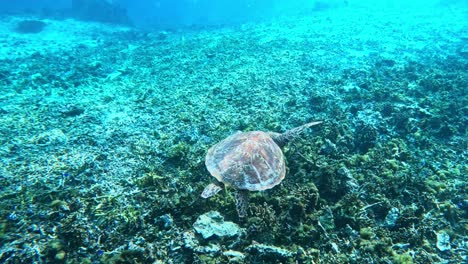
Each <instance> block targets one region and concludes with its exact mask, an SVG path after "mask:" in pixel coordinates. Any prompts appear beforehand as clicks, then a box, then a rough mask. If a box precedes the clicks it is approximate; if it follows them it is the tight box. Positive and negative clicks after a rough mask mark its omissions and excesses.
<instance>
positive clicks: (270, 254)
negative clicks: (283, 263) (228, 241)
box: [246, 243, 293, 259]
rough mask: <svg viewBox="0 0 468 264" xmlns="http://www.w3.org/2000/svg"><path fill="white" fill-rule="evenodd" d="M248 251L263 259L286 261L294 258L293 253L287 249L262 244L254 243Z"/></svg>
mask: <svg viewBox="0 0 468 264" xmlns="http://www.w3.org/2000/svg"><path fill="white" fill-rule="evenodd" d="M246 250H247V251H248V252H250V253H251V254H256V255H259V256H261V257H267V258H272V259H278V258H282V259H285V258H290V257H292V256H293V253H292V252H291V251H289V250H287V249H284V248H280V247H276V246H270V245H265V244H260V243H254V244H252V245H250V246H248V247H247V249H246Z"/></svg>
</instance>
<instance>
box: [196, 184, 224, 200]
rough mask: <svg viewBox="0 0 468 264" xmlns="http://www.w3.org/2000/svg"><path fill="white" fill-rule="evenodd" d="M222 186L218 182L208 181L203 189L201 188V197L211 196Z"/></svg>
mask: <svg viewBox="0 0 468 264" xmlns="http://www.w3.org/2000/svg"><path fill="white" fill-rule="evenodd" d="M222 189H223V187H221V184H219V183H210V184H208V185H207V186H206V187H205V189H204V190H203V192H202V194H201V197H202V198H209V197H211V196H214V195H216V194H217V193H219V191H221V190H222Z"/></svg>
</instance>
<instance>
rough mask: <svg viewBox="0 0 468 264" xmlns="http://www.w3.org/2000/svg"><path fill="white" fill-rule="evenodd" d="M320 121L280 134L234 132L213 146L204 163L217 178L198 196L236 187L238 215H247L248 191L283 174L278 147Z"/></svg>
mask: <svg viewBox="0 0 468 264" xmlns="http://www.w3.org/2000/svg"><path fill="white" fill-rule="evenodd" d="M320 123H322V121H316V122H311V123H307V124H305V125H302V126H300V127H296V128H293V129H291V130H288V131H286V132H284V133H282V134H280V133H274V132H263V131H250V132H236V133H234V134H233V135H231V136H229V137H227V138H225V139H224V140H222V141H220V142H219V143H217V144H216V145H214V146H212V147H211V148H210V149H209V150H208V153H207V155H206V160H205V164H206V167H207V168H208V171H209V172H210V173H211V175H212V176H213V177H215V178H216V181H214V182H212V183H210V184H209V185H208V186H206V187H205V189H204V190H203V193H202V194H201V197H203V198H208V197H211V196H213V195H215V194H217V193H218V192H219V191H221V190H222V189H223V188H222V186H223V185H226V186H230V187H233V188H234V189H235V190H236V195H235V197H236V209H237V212H238V213H239V217H244V216H246V213H247V212H246V211H247V205H248V191H261V190H266V189H270V188H273V187H274V186H276V185H277V184H279V183H280V182H281V181H282V180H283V179H284V176H285V174H286V165H285V162H284V155H283V152H282V151H281V148H282V147H283V146H284V145H286V144H287V143H288V142H290V141H291V140H293V139H294V138H296V137H297V136H298V135H299V134H300V133H301V132H302V131H303V130H304V129H306V128H308V127H311V126H315V125H318V124H320Z"/></svg>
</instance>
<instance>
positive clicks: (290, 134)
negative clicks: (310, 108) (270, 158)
mask: <svg viewBox="0 0 468 264" xmlns="http://www.w3.org/2000/svg"><path fill="white" fill-rule="evenodd" d="M322 122H323V121H315V122H310V123H307V124H304V125H302V126H298V127H295V128H293V129H290V130H288V131H286V132H284V133H282V134H279V133H278V134H277V133H274V134H273V136H272V138H273V140H274V141H275V143H276V144H278V146H280V147H284V146H285V145H286V144H288V143H289V142H290V141H292V140H294V139H295V138H296V137H297V136H299V135H300V134H301V133H302V131H304V129H306V128H309V127H311V126H315V125H318V124H321V123H322Z"/></svg>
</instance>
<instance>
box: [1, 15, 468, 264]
mask: <svg viewBox="0 0 468 264" xmlns="http://www.w3.org/2000/svg"><path fill="white" fill-rule="evenodd" d="M24 19H35V18H30V17H28V18H25V17H13V16H8V17H2V18H1V20H2V22H1V23H0V46H1V48H0V60H1V61H0V89H1V93H0V162H1V164H0V188H1V192H0V262H2V263H383V264H387V263H463V262H466V261H467V255H468V248H467V240H468V239H467V229H468V222H467V216H468V197H467V196H468V192H467V189H468V188H467V175H468V166H467V160H468V159H467V150H468V136H467V126H468V79H467V74H468V63H467V62H468V32H467V24H466V12H463V10H455V9H453V10H450V9H445V10H440V11H436V12H434V11H431V12H428V11H427V12H426V11H424V10H421V11H419V12H413V13H410V12H399V13H392V12H386V13H378V12H370V11H367V10H353V12H350V11H349V10H346V9H344V10H342V11H340V12H326V11H324V12H320V13H317V14H313V15H310V16H307V17H302V18H294V19H288V18H279V19H276V20H271V21H268V22H261V23H260V22H259V23H251V24H249V23H247V24H243V25H236V26H222V27H221V26H220V27H209V28H208V27H207V28H185V29H181V30H174V31H169V30H168V31H161V32H145V31H140V30H136V29H132V28H126V27H116V26H115V25H105V24H97V23H88V22H79V21H76V20H60V21H57V20H48V19H42V21H43V22H45V24H46V26H45V27H44V29H43V31H41V32H39V33H35V34H24V33H20V32H15V31H14V30H12V29H13V28H14V27H15V25H16V24H17V23H18V22H20V21H21V20H24ZM313 120H323V121H324V123H323V124H321V125H320V126H317V127H314V128H313V129H310V130H308V131H307V132H306V133H305V134H304V135H303V136H302V137H301V138H300V139H298V140H297V141H295V142H294V143H293V144H291V145H289V146H287V147H286V148H285V149H284V154H285V157H286V160H287V167H288V170H287V174H286V178H285V180H284V181H283V182H282V183H281V184H280V185H278V186H276V187H274V188H273V189H270V190H266V191H263V192H252V193H251V195H250V207H249V212H248V216H247V217H245V218H244V219H239V218H238V216H237V213H236V209H235V201H234V195H233V190H232V189H229V188H226V190H225V191H224V190H223V191H221V192H220V194H218V195H217V196H215V197H213V198H211V199H202V198H201V197H200V193H201V192H202V190H203V188H204V186H206V185H207V184H208V183H209V182H210V181H211V180H212V179H213V178H212V177H211V176H210V175H209V173H208V171H207V170H206V168H205V165H204V159H205V155H206V151H207V149H208V148H209V147H210V146H212V145H213V144H215V143H217V142H218V141H220V140H222V139H223V138H225V137H227V136H229V135H230V134H232V133H234V132H235V131H251V130H262V131H275V132H283V131H286V130H288V129H290V128H293V127H295V126H298V125H301V124H304V123H306V122H310V121H313ZM210 228H211V229H210Z"/></svg>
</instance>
